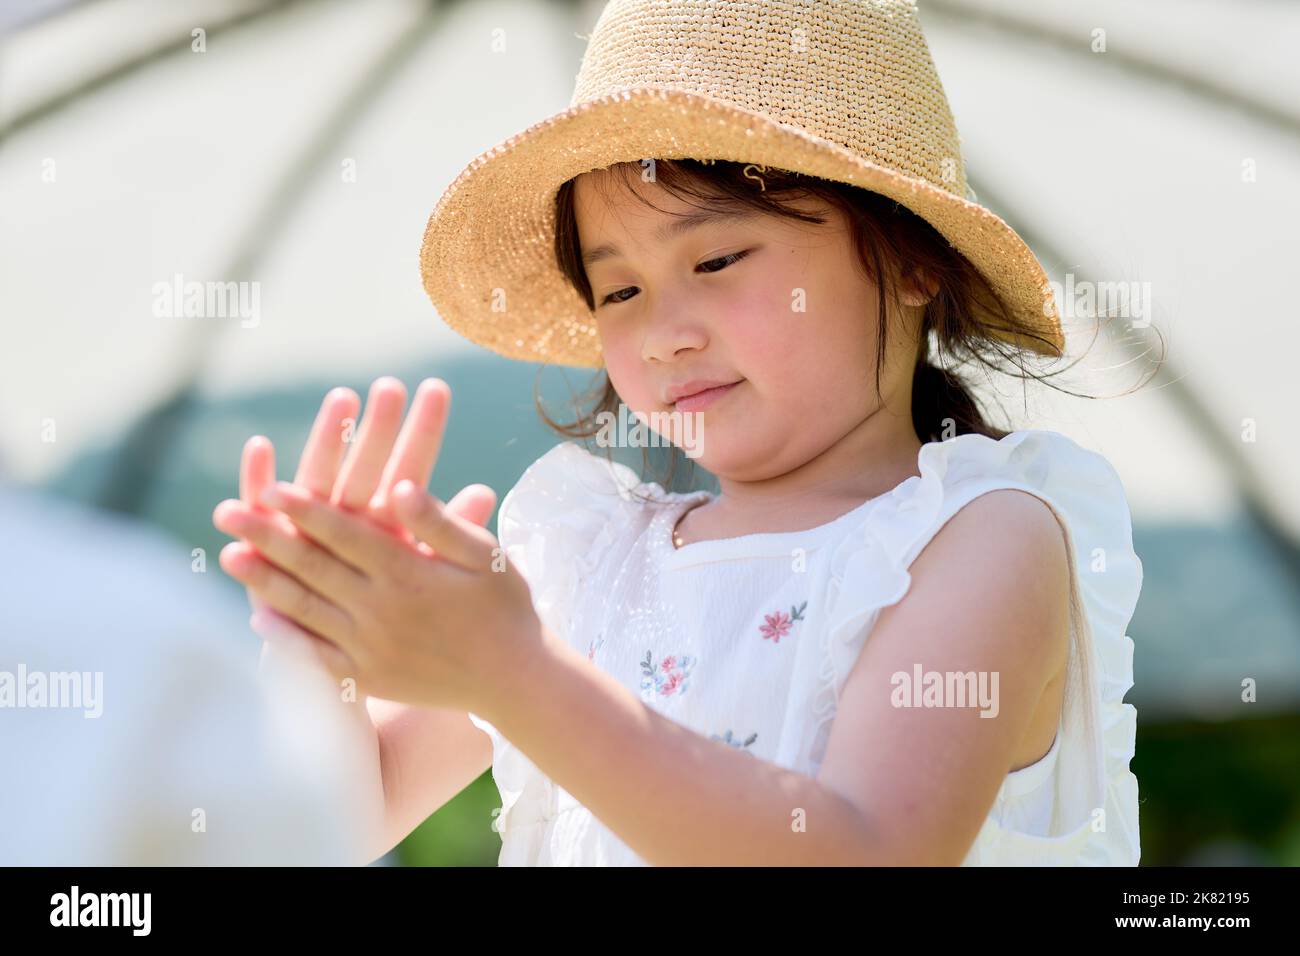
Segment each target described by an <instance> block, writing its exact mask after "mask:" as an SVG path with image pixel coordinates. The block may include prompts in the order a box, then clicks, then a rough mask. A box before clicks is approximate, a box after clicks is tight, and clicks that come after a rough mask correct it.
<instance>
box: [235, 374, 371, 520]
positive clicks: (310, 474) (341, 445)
mask: <svg viewBox="0 0 1300 956" xmlns="http://www.w3.org/2000/svg"><path fill="white" fill-rule="evenodd" d="M360 408H361V399H360V398H358V397H357V393H356V392H354V391H352V389H350V388H335V389H331V390H330V392H329V393H328V394H327V395H326V396H325V399H324V400H323V401H322V402H321V406H320V411H319V412H317V413H316V421H315V422H314V423H313V424H312V429H311V434H310V435H309V436H308V437H307V444H306V445H305V446H304V447H303V450H302V458H300V459H299V461H298V472H297V474H296V475H295V476H294V479H293V483H294V484H295V485H299V486H301V487H303V488H306V489H307V490H308V491H310V492H311V493H312V494H314V495H319V496H320V497H322V498H328V497H329V496H330V493H331V492H332V491H333V490H334V483H335V481H336V480H337V478H338V474H339V466H340V465H341V464H342V463H343V456H344V455H345V454H346V453H347V450H348V445H347V441H346V438H347V437H348V436H347V435H346V434H345V433H346V432H347V431H350V430H351V428H352V427H354V426H355V425H356V420H357V412H358V410H359V409H360ZM265 487H267V486H266V485H263V486H262V488H265ZM262 488H259V489H258V493H259V494H260V493H261V491H262Z"/></svg>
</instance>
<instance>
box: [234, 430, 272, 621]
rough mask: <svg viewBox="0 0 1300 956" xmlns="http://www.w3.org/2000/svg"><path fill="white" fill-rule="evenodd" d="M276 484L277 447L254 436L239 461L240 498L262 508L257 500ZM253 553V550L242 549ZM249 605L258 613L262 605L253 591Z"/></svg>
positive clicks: (250, 593)
mask: <svg viewBox="0 0 1300 956" xmlns="http://www.w3.org/2000/svg"><path fill="white" fill-rule="evenodd" d="M273 484H275V446H274V445H272V444H271V440H270V439H269V438H267V437H266V436H264V435H254V436H253V437H252V438H250V439H249V440H248V441H246V442H244V453H243V455H242V456H241V458H240V461H239V497H240V499H241V500H242V501H244V502H245V503H246V504H248V505H249V506H250V507H253V508H261V507H262V506H261V505H260V504H259V503H258V501H257V499H258V498H259V497H261V494H262V492H263V491H264V490H266V489H267V488H269V487H270V486H271V485H273ZM240 550H241V551H243V550H247V551H249V552H252V550H253V549H252V548H241V549H240ZM248 603H249V606H250V607H252V609H253V611H254V612H256V611H257V610H259V609H260V608H261V607H262V603H261V602H260V601H259V600H258V599H257V596H256V595H255V594H253V592H252V591H249V592H248Z"/></svg>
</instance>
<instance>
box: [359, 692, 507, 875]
mask: <svg viewBox="0 0 1300 956" xmlns="http://www.w3.org/2000/svg"><path fill="white" fill-rule="evenodd" d="M366 707H367V709H368V710H369V714H370V719H371V721H372V722H373V724H374V728H375V731H376V734H377V738H378V750H379V763H380V774H381V779H382V780H383V788H384V822H383V826H382V828H381V831H382V834H383V839H382V840H381V841H380V842H381V845H380V846H379V847H378V848H377V850H376V852H375V853H374V855H373V857H372V859H378V858H379V857H380V856H383V855H384V854H385V853H387V852H388V851H389V850H391V849H392V848H393V847H395V846H396V845H397V844H399V843H401V842H402V841H403V840H404V839H406V837H407V836H408V835H409V834H410V833H411V831H412V830H414V829H415V828H416V827H418V826H419V825H420V824H421V823H423V822H424V821H425V820H426V819H428V817H429V816H431V815H432V814H433V813H435V812H436V811H438V810H439V809H441V808H442V807H443V806H444V805H445V804H446V803H447V802H448V801H449V800H451V798H452V797H454V796H456V795H457V794H458V793H460V792H461V791H462V790H464V789H465V788H466V787H468V786H469V785H470V784H471V783H473V782H474V781H475V780H477V779H478V778H479V776H480V775H482V773H483V772H484V771H485V770H487V769H488V768H489V767H490V766H491V765H492V741H491V740H490V739H489V738H488V735H487V734H485V733H483V731H481V730H479V729H478V728H477V727H475V726H474V725H473V724H472V723H470V721H469V715H468V714H467V713H466V712H465V711H463V710H459V711H458V710H451V709H442V708H431V707H414V706H411V705H409V704H399V703H396V702H394V701H389V700H381V699H380V698H378V697H368V698H367V699H366Z"/></svg>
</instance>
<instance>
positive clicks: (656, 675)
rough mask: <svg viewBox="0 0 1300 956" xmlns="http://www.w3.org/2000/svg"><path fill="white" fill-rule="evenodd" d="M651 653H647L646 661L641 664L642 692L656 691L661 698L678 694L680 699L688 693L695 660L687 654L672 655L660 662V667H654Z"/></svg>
mask: <svg viewBox="0 0 1300 956" xmlns="http://www.w3.org/2000/svg"><path fill="white" fill-rule="evenodd" d="M652 660H653V658H652V657H651V654H650V651H646V652H645V660H643V661H642V662H641V674H642V675H643V676H642V677H641V690H643V691H647V692H649V691H652V690H653V691H655V692H656V693H658V694H659V695H660V696H661V697H668V696H671V695H672V694H677V695H678V696H679V697H680V696H681V695H682V694H683V693H684V692H685V691H686V688H687V687H688V686H689V685H690V675H691V669H692V668H693V667H694V666H695V658H694V657H689V656H687V655H685V654H681V655H678V654H670V655H668V656H667V657H665V658H664V659H663V660H661V661H660V662H659V666H657V667H656V666H654V665H653V664H652V663H651V661H652Z"/></svg>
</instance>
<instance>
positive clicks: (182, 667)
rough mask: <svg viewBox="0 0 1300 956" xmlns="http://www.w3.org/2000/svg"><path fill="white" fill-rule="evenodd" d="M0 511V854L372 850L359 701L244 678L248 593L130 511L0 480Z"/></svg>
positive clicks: (195, 859) (316, 684) (49, 862)
mask: <svg viewBox="0 0 1300 956" xmlns="http://www.w3.org/2000/svg"><path fill="white" fill-rule="evenodd" d="M0 528H3V529H4V535H5V549H6V552H7V553H8V554H9V555H10V556H11V557H12V558H13V560H6V561H5V562H4V568H3V574H0V615H2V617H0V621H2V622H3V623H0V766H3V767H4V778H5V779H4V782H3V784H2V785H0V866H11V865H33V866H68V865H76V866H105V865H108V866H116V865H164V866H166V865H197V864H204V865H235V864H254V865H262V864H278V865H355V864H358V863H362V862H367V861H365V860H364V858H363V857H364V850H363V848H362V847H363V846H364V845H365V844H364V843H363V839H362V837H360V836H359V835H358V832H359V821H360V820H361V819H363V817H362V813H363V812H364V811H366V810H367V806H366V800H367V799H369V796H368V795H367V793H366V788H365V787H364V785H363V784H364V780H363V777H362V775H360V774H358V773H356V772H355V768H357V767H358V766H359V765H364V761H365V760H366V759H367V754H366V753H365V752H364V749H361V748H362V745H361V744H360V743H359V742H358V740H357V738H356V737H355V736H353V735H352V733H351V731H350V730H349V727H348V722H347V721H346V719H345V715H344V713H343V711H342V707H343V706H354V707H355V706H361V705H357V704H349V705H333V704H332V703H331V701H337V700H338V693H337V689H336V688H333V687H330V686H325V685H323V684H322V683H321V680H322V675H323V672H322V671H319V670H318V671H314V672H313V671H312V670H310V669H304V668H295V667H285V668H279V669H275V670H272V671H270V672H264V677H265V679H259V677H258V673H257V669H256V668H257V644H256V641H254V640H253V639H252V638H251V636H250V634H249V631H248V619H247V613H246V611H245V610H244V609H243V608H241V607H240V606H239V605H237V604H235V603H233V602H229V601H226V600H219V598H223V597H226V596H227V595H226V593H225V592H222V591H213V590H212V589H211V588H209V587H206V586H203V585H202V584H200V583H199V582H200V581H201V579H202V578H203V577H204V573H205V572H198V571H196V570H195V569H196V568H197V567H200V566H201V565H199V564H196V562H197V561H198V560H199V558H198V557H197V556H192V555H191V554H190V553H189V552H188V551H187V550H185V549H184V548H183V547H182V546H179V545H176V544H175V543H174V542H171V541H169V540H167V539H165V538H163V537H161V536H159V535H157V534H155V533H154V532H150V531H146V530H144V529H143V528H142V527H141V526H140V525H139V524H137V523H128V522H126V521H122V520H118V519H111V518H105V517H103V516H101V515H98V514H95V513H93V512H87V511H84V510H83V509H81V508H79V507H74V506H70V505H67V504H56V503H52V502H50V501H47V500H44V499H42V498H40V497H38V496H35V495H29V494H18V493H13V492H10V491H7V490H5V489H3V488H2V487H0ZM212 558H213V567H212V568H211V570H210V571H208V572H206V573H221V572H220V570H219V569H217V568H216V566H215V555H214V556H212ZM59 675H76V677H75V678H73V679H72V680H71V681H62V680H60V676H59ZM38 685H46V686H48V687H49V688H50V689H51V693H49V694H47V695H45V696H44V699H37V698H36V696H35V692H36V688H37V686H38ZM60 685H62V686H63V687H65V688H67V689H68V690H69V691H70V693H68V694H63V695H60V694H58V693H57V692H54V689H55V688H58V687H59V686H60ZM56 705H57V706H56ZM369 812H373V805H371V806H370V808H369Z"/></svg>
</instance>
